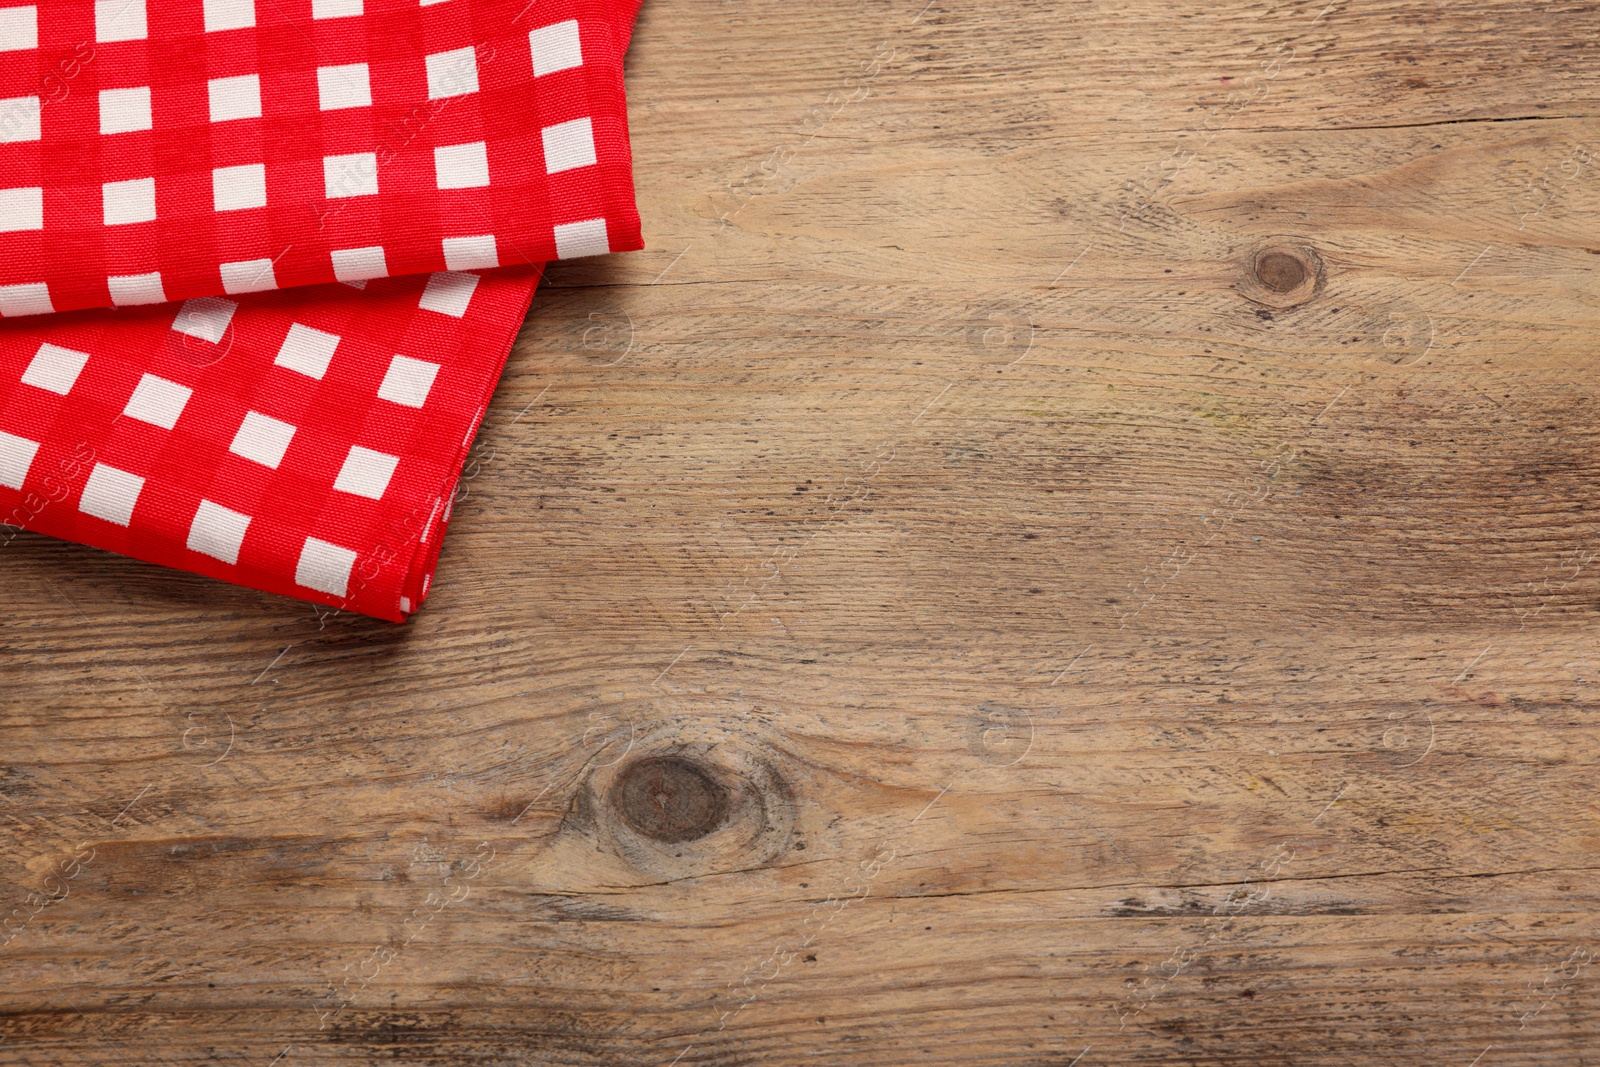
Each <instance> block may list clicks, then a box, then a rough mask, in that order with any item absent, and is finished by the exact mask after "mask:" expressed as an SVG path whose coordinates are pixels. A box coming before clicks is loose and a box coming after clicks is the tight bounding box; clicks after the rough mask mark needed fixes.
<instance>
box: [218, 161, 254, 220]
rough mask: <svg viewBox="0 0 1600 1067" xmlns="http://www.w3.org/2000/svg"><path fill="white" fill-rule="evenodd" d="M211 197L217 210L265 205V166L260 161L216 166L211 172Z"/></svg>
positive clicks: (234, 209) (243, 208) (241, 209)
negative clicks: (234, 165) (237, 165)
mask: <svg viewBox="0 0 1600 1067" xmlns="http://www.w3.org/2000/svg"><path fill="white" fill-rule="evenodd" d="M211 197H212V201H213V204H214V206H215V207H216V210H218V211H246V210H248V209H250V208H255V207H266V206H267V168H266V166H265V165H264V164H261V163H246V164H244V165H243V166H239V167H218V168H216V169H215V170H213V171H212V172H211Z"/></svg>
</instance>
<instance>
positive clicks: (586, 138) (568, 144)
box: [539, 118, 597, 174]
mask: <svg viewBox="0 0 1600 1067" xmlns="http://www.w3.org/2000/svg"><path fill="white" fill-rule="evenodd" d="M539 133H540V136H541V137H542V138H543V139H544V169H545V172H546V173H548V174H559V173H561V172H562V171H564V170H575V169H577V168H578V167H592V166H594V163H595V160H596V158H597V157H596V156H595V152H594V125H593V124H592V123H591V122H590V121H589V120H588V119H587V118H582V119H573V120H572V121H571V122H562V123H558V124H557V125H555V126H546V127H545V128H544V129H543V130H541V131H539Z"/></svg>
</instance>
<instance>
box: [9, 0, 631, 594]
mask: <svg viewBox="0 0 1600 1067" xmlns="http://www.w3.org/2000/svg"><path fill="white" fill-rule="evenodd" d="M4 2H5V0H0V316H3V317H4V318H5V319H6V320H8V321H3V322H0V524H4V525H0V540H5V539H8V538H9V537H10V536H14V533H15V530H16V529H19V528H27V529H32V530H37V531H40V532H44V533H49V534H54V535H56V536H60V537H64V538H69V539H71V540H75V541H81V542H83V543H85V544H90V545H95V546H97V547H101V548H106V549H110V550H112V551H115V552H120V553H124V554H126V555H130V556H134V557H136V558H139V559H144V560H149V561H151V562H155V563H160V564H164V565H168V566H172V567H178V568H181V569H184V570H190V571H196V572H199V573H203V574H208V575H212V576H215V577H218V578H222V579H225V580H228V581H233V582H239V583H242V584H246V585H251V586H254V587H256V588H260V589H265V590H269V591H272V592H279V593H284V594H287V595H291V596H296V597H302V598H305V599H310V600H316V601H319V602H321V603H326V604H332V605H336V606H338V607H341V608H348V609H351V610H355V611H359V612H361V613H364V614H369V615H374V616H377V617H380V618H386V619H392V620H396V621H398V620H401V619H404V618H405V617H406V616H407V615H408V614H409V613H411V612H412V611H414V610H415V609H416V608H417V606H418V605H420V604H421V602H422V599H423V597H424V596H426V594H427V590H428V584H429V581H430V579H431V576H432V571H433V566H434V562H435V560H436V558H437V555H438V549H439V543H440V540H441V539H442V537H443V534H444V529H445V526H446V524H447V523H448V521H449V508H450V503H449V502H450V498H451V495H452V493H453V491H454V487H455V483H456V481H457V479H458V478H459V476H460V470H461V465H462V462H463V460H464V458H465V455H466V453H467V450H468V449H469V447H470V445H471V441H472V436H473V434H474V432H475V431H476V429H477V426H478V423H479V421H480V420H481V418H482V415H483V411H484V409H485V407H486V405H487V403H488V399H489V397H490V395H491V393H492V392H493V389H494V385H495V382H496V381H497V379H498V377H499V373H500V370H501V368H502V366H503V364H504V361H505V358H506V355H507V353H508V351H509V349H510V346H511V342H512V340H513V339H514V337H515V335H516V332H517V329H518V327H519V325H520V324H521V322H522V319H523V317H524V315H525V313H526V311H527V307H528V303H529V300H530V299H531V298H532V295H533V291H534V288H535V286H536V284H537V281H538V277H539V273H540V271H539V267H538V264H541V263H543V262H544V261H545V260H547V259H553V258H560V257H571V256H583V255H593V254H598V253H603V252H607V251H618V250H624V249H633V248H638V247H640V237H639V223H638V215H637V212H636V209H635V208H634V204H633V189H632V176H631V163H630V158H629V150H628V141H627V129H626V108H625V102H624V98H623V93H622V66H621V56H622V51H623V49H624V48H625V47H626V44H627V39H628V35H629V33H630V32H631V28H632V23H633V16H634V14H635V12H636V10H637V4H636V3H633V2H632V0H619V2H617V3H596V2H578V0H535V2H533V3H529V2H528V0H516V2H500V0H422V2H420V3H419V2H418V0H287V2H283V3H280V2H278V0H272V2H267V0H260V2H256V0H51V2H43V3H38V4H36V5H26V6H20V5H19V6H9V7H7V6H3V5H4ZM515 264H522V266H515ZM494 268H500V269H494ZM330 283H331V284H330ZM71 309H85V310H71ZM89 309H93V310H89ZM62 312H68V313H62Z"/></svg>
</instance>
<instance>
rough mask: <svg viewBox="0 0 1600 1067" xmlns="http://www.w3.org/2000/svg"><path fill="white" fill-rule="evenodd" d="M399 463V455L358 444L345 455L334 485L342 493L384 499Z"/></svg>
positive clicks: (371, 498)
mask: <svg viewBox="0 0 1600 1067" xmlns="http://www.w3.org/2000/svg"><path fill="white" fill-rule="evenodd" d="M399 465H400V457H399V456H391V455H389V454H387V453H385V452H375V451H373V450H372V449H370V448H362V447H361V446H360V445H356V446H354V447H353V448H351V449H350V454H349V455H348V456H346V457H345V460H344V466H342V467H340V468H339V477H338V478H336V479H334V482H333V487H334V488H335V489H337V490H339V491H340V492H341V493H353V494H355V495H356V496H364V497H367V498H368V499H370V500H382V499H383V492H384V490H385V489H388V488H389V479H390V478H392V477H394V469H395V468H396V467H398V466H399Z"/></svg>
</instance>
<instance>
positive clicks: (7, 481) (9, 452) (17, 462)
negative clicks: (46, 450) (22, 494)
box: [0, 430, 39, 489]
mask: <svg viewBox="0 0 1600 1067" xmlns="http://www.w3.org/2000/svg"><path fill="white" fill-rule="evenodd" d="M38 453H39V442H38V441H30V440H29V439H28V438H26V437H18V436H17V435H16V434H10V433H6V432H5V431H3V430H0V485H3V486H5V487H6V488H8V489H21V488H22V483H23V482H24V481H26V480H27V477H28V468H29V467H32V466H33V457H34V456H36V455H38Z"/></svg>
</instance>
